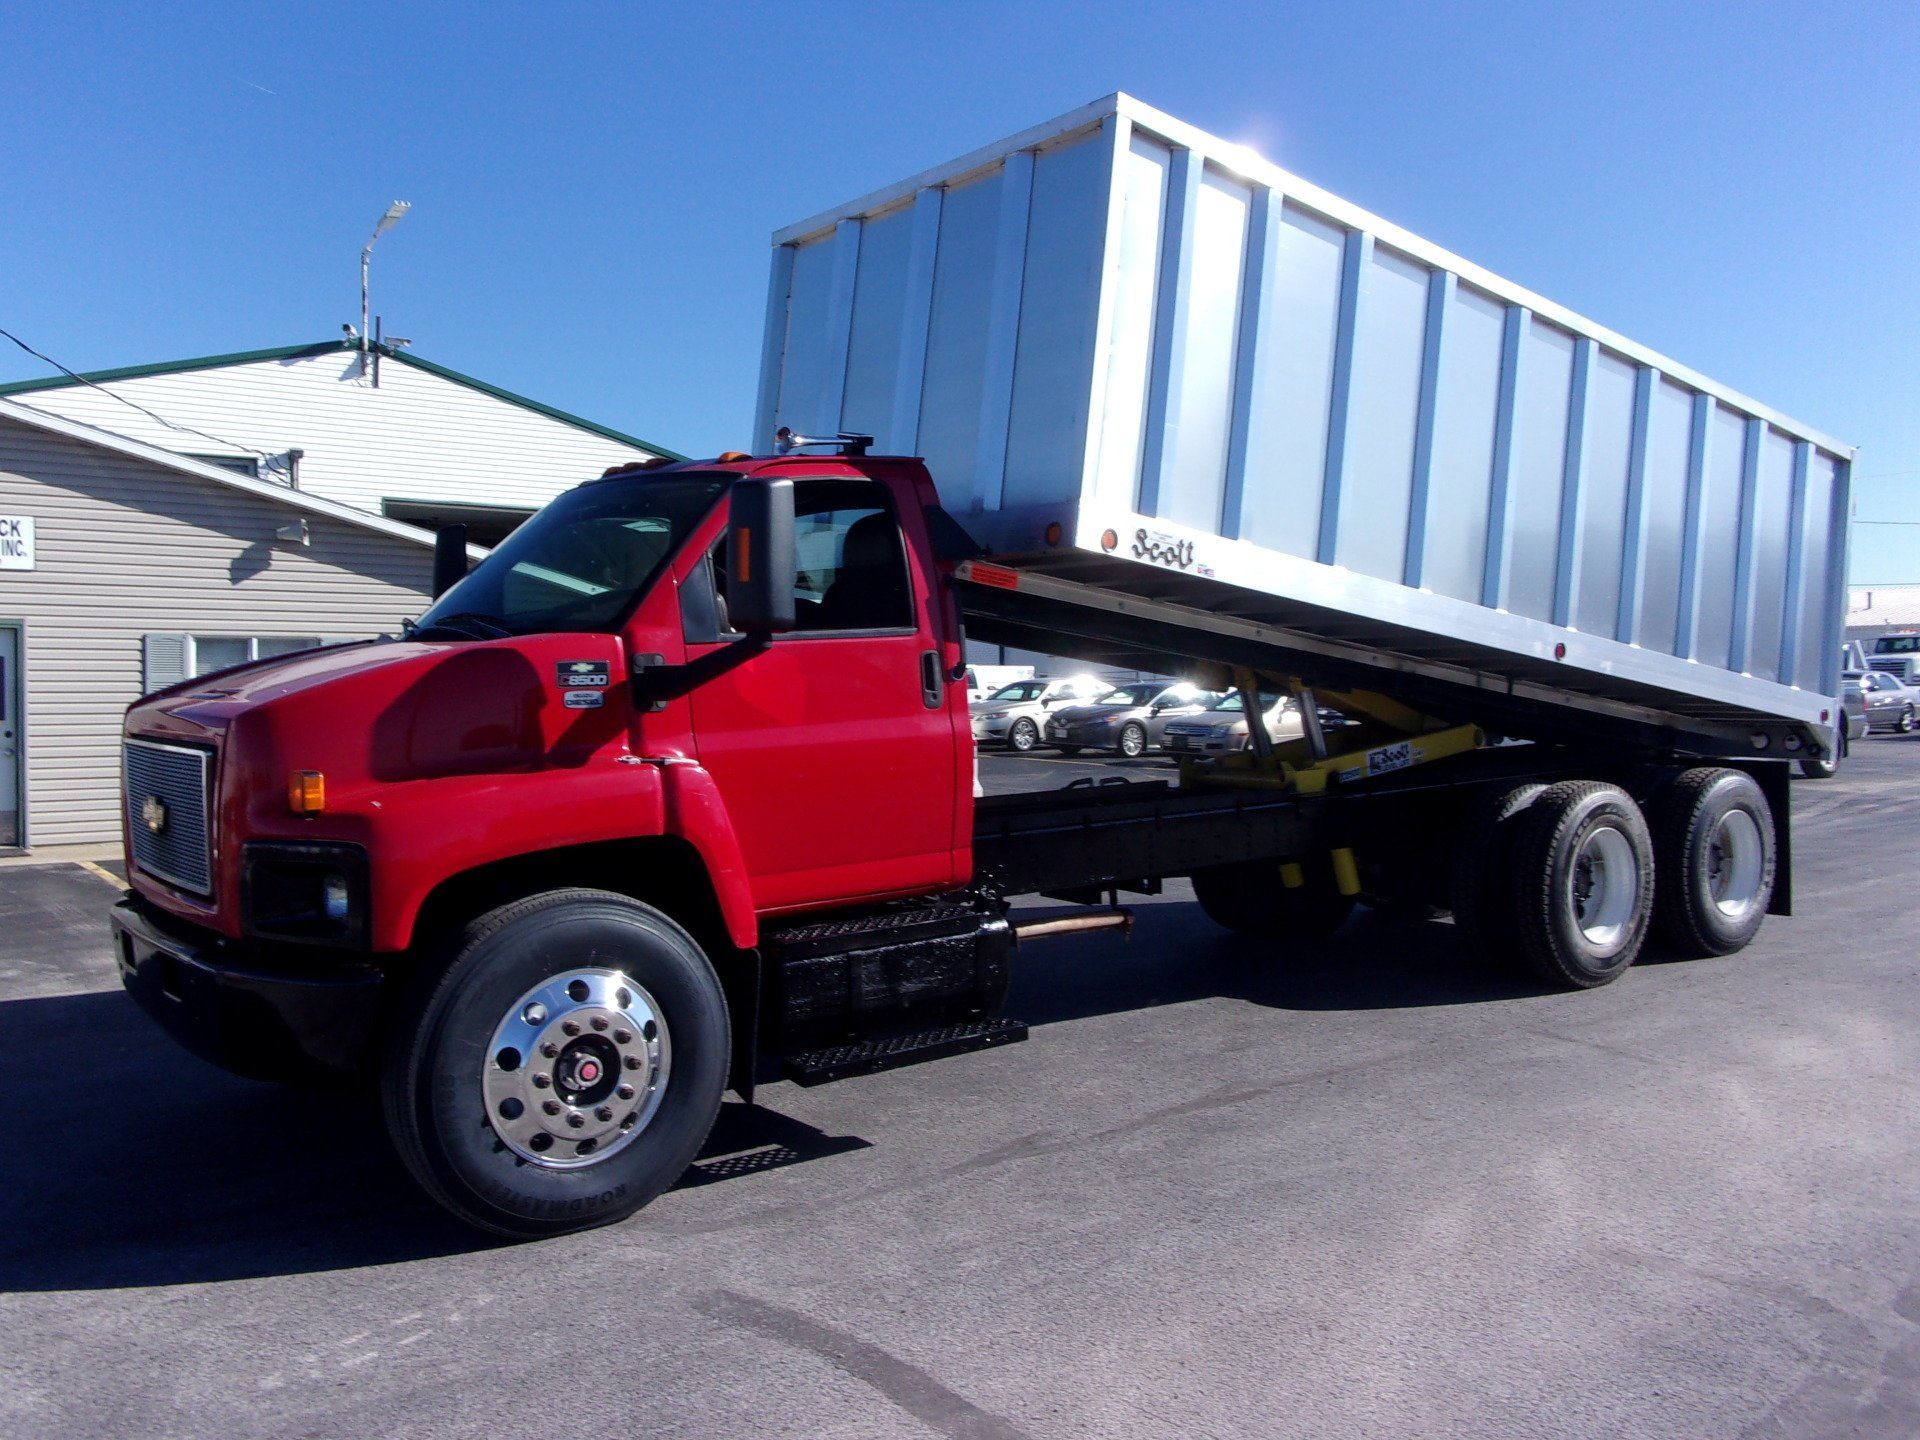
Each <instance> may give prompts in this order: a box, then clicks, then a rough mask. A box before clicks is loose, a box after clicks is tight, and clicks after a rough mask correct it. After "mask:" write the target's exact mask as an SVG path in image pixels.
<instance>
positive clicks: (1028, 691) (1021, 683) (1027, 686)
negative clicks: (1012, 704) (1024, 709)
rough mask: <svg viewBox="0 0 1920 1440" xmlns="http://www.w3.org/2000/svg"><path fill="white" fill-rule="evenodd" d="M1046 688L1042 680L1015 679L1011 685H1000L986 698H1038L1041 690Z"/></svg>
mask: <svg viewBox="0 0 1920 1440" xmlns="http://www.w3.org/2000/svg"><path fill="white" fill-rule="evenodd" d="M1046 688H1047V682H1046V681H1044V680H1016V681H1014V682H1013V683H1012V684H1011V685H1002V686H1001V687H1000V688H999V689H998V690H996V691H994V692H993V694H991V695H989V696H988V697H987V698H988V699H989V700H1038V699H1039V698H1040V695H1041V692H1042V691H1044V690H1045V689H1046Z"/></svg>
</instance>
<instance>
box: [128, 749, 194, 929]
mask: <svg viewBox="0 0 1920 1440" xmlns="http://www.w3.org/2000/svg"><path fill="white" fill-rule="evenodd" d="M122 760H123V769H122V772H121V773H122V775H123V776H124V787H125V788H124V793H125V795H126V804H127V834H128V835H129V836H130V837H131V843H132V848H133V863H134V864H135V865H138V866H139V867H140V868H141V869H142V870H144V871H146V872H147V874H149V875H152V876H155V877H156V878H158V879H161V880H165V881H167V882H168V883H169V884H172V885H178V886H179V887H180V888H181V889H183V890H191V891H192V892H193V893H194V894H196V895H211V894H212V893H213V843H212V838H213V837H212V829H213V825H212V820H213V817H212V810H211V801H212V794H211V792H212V788H213V786H212V771H213V756H212V755H210V754H209V753H208V752H206V751H205V750H196V749H194V748H193V747H192V746H189V745H162V744H160V743H159V742H158V741H153V740H129V741H127V742H126V746H125V749H124V753H123V756H122Z"/></svg>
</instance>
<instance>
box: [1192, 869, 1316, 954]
mask: <svg viewBox="0 0 1920 1440" xmlns="http://www.w3.org/2000/svg"><path fill="white" fill-rule="evenodd" d="M1193 895H1194V898H1195V899H1196V900H1198V901H1199V902H1200V908H1201V909H1202V910H1204V911H1205V912H1206V915H1207V918H1208V919H1209V920H1211V921H1213V922H1214V924H1216V925H1220V926H1223V927H1225V928H1226V929H1228V930H1232V931H1234V932H1235V933H1236V934H1240V935H1248V936H1252V937H1253V938H1255V939H1259V940H1266V941H1269V942H1271V943H1274V944H1284V943H1286V942H1289V941H1294V942H1304V943H1307V944H1317V943H1318V942H1320V941H1322V940H1325V939H1328V938H1329V937H1331V936H1332V935H1333V933H1334V932H1335V931H1336V930H1338V929H1339V928H1340V927H1341V926H1342V925H1344V924H1346V923H1347V917H1348V916H1349V915H1351V914H1352V913H1353V897H1352V896H1351V895H1342V894H1341V893H1340V890H1339V887H1338V886H1336V885H1335V884H1334V883H1333V874H1332V871H1331V869H1330V868H1329V867H1327V866H1324V865H1322V866H1308V867H1307V883H1306V884H1305V885H1302V886H1299V887H1297V888H1294V889H1289V888H1288V887H1287V886H1286V885H1285V884H1284V883H1282V881H1281V879H1280V866H1279V864H1278V862H1276V861H1272V860H1244V861H1240V862H1237V863H1235V864H1232V865H1216V866H1213V867H1212V868H1210V869H1206V870H1196V871H1194V873H1193Z"/></svg>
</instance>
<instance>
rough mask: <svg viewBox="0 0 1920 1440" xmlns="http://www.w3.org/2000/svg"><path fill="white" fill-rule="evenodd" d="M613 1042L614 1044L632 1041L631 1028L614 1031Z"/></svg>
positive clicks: (625, 1043) (629, 1043)
mask: <svg viewBox="0 0 1920 1440" xmlns="http://www.w3.org/2000/svg"><path fill="white" fill-rule="evenodd" d="M613 1043H614V1044H616V1045H631V1044H632V1043H633V1031H631V1030H616V1031H614V1032H613Z"/></svg>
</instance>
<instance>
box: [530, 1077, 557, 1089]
mask: <svg viewBox="0 0 1920 1440" xmlns="http://www.w3.org/2000/svg"><path fill="white" fill-rule="evenodd" d="M552 1083H553V1081H551V1080H549V1079H548V1078H547V1077H546V1076H545V1075H536V1076H534V1077H533V1088H534V1089H536V1090H544V1089H546V1088H547V1086H549V1085H551V1084H552Z"/></svg>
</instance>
